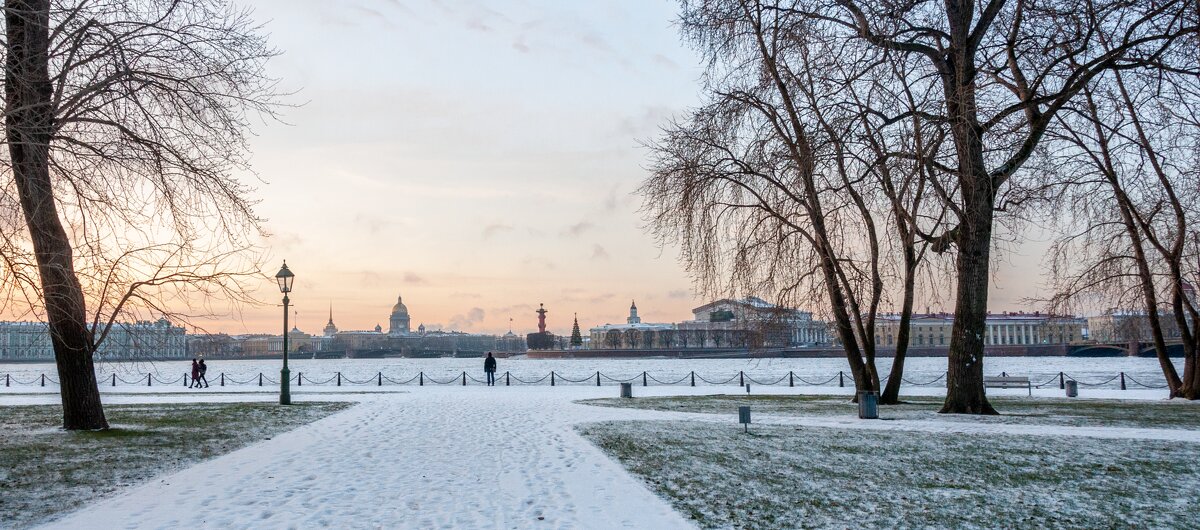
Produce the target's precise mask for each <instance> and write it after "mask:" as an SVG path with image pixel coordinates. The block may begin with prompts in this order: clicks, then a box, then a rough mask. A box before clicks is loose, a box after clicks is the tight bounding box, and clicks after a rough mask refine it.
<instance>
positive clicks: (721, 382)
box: [696, 374, 738, 385]
mask: <svg viewBox="0 0 1200 530" xmlns="http://www.w3.org/2000/svg"><path fill="white" fill-rule="evenodd" d="M737 378H738V376H737V374H734V375H731V376H729V379H726V380H724V381H720V382H718V381H709V380H708V379H705V378H704V376H702V375H697V376H696V379H699V380H700V381H701V382H703V383H704V384H706V385H728V384H729V383H731V382H733V380H734V379H737Z"/></svg>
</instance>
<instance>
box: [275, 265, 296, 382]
mask: <svg viewBox="0 0 1200 530" xmlns="http://www.w3.org/2000/svg"><path fill="white" fill-rule="evenodd" d="M295 277H296V275H295V274H292V271H290V270H288V266H287V260H284V262H283V268H282V269H279V272H278V273H277V274H275V281H277V282H279V292H281V293H283V370H280V371H279V404H280V405H291V404H292V391H291V389H290V388H289V381H288V380H289V379H291V373H290V372H289V371H288V365H287V361H288V302H289V300H288V296H287V295H288V293H290V292H292V280H293V279H295Z"/></svg>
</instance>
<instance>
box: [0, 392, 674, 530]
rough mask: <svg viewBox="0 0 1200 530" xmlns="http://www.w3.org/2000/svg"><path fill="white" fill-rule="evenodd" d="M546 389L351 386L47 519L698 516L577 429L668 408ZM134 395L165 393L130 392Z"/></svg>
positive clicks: (637, 524) (237, 524) (436, 521)
mask: <svg viewBox="0 0 1200 530" xmlns="http://www.w3.org/2000/svg"><path fill="white" fill-rule="evenodd" d="M455 390H458V391H455ZM548 390H555V389H548V388H543V389H528V388H524V389H505V388H501V387H497V388H491V389H488V388H469V389H467V390H466V391H463V390H462V389H430V391H428V392H421V393H403V394H398V393H391V394H357V395H343V397H345V398H351V399H355V400H361V401H362V402H361V403H360V404H359V405H357V406H355V407H353V408H352V409H350V410H348V411H345V412H342V413H339V414H337V415H335V416H332V417H330V418H326V419H324V420H321V421H319V422H316V423H313V424H310V425H307V426H304V427H301V428H299V429H297V430H295V431H292V432H289V433H287V434H284V435H281V436H277V437H275V438H274V439H273V440H270V441H265V442H262V443H259V444H257V445H253V446H251V447H248V448H245V449H242V450H240V451H236V452H234V453H230V454H227V455H225V456H222V457H219V458H217V459H214V460H212V461H209V462H206V463H205V464H203V465H200V466H196V467H193V468H190V469H187V470H185V471H182V472H179V473H175V474H172V475H167V476H163V477H158V478H156V479H154V480H152V481H151V482H149V483H147V484H145V485H143V486H140V487H135V488H133V489H131V490H129V491H127V492H125V493H123V494H121V495H119V496H117V497H115V498H112V499H109V500H107V501H104V502H101V503H99V504H97V505H94V506H89V507H86V508H84V509H83V510H81V511H79V512H77V513H75V514H73V515H70V516H68V517H66V518H64V519H61V520H59V521H56V522H54V523H52V524H50V525H48V527H49V528H84V527H86V528H179V527H198V528H283V527H300V528H313V527H334V528H531V527H542V526H544V527H546V528H614V527H622V526H624V527H631V528H661V529H670V528H690V527H691V526H692V525H691V524H690V523H689V522H688V521H686V520H685V519H683V517H682V516H680V515H679V514H677V513H676V512H675V511H674V510H673V509H672V508H671V507H670V506H669V505H668V504H667V503H666V502H665V501H663V500H662V499H660V498H659V497H657V496H656V495H654V494H653V493H651V492H650V491H649V490H648V489H647V488H646V487H645V486H644V485H643V484H642V483H641V482H640V481H639V480H638V479H636V478H634V477H633V476H631V475H630V474H629V473H627V472H626V471H625V470H624V469H623V468H622V467H621V466H620V464H618V463H616V462H614V461H613V460H611V459H609V458H608V457H607V456H605V455H604V454H603V453H602V452H601V451H600V450H599V449H597V448H596V447H595V446H593V445H592V444H590V443H589V442H587V441H585V440H583V439H582V438H581V437H580V436H579V435H578V434H576V433H575V432H574V430H573V429H572V425H574V424H575V423H577V422H580V421H588V420H608V419H628V418H638V417H650V416H659V415H660V414H659V413H653V412H635V411H627V410H619V409H602V408H597V407H588V406H584V405H578V404H574V403H572V402H571V398H570V397H568V396H567V394H564V393H559V392H554V391H548ZM575 390H576V392H573V393H572V394H573V395H574V397H600V396H601V395H604V396H609V395H611V394H612V391H613V390H614V389H612V388H608V389H602V392H597V391H595V390H590V391H589V390H584V391H583V392H579V390H583V389H575ZM171 397H175V396H171ZM238 397H247V396H238ZM255 397H259V396H255ZM296 397H297V398H298V399H328V398H330V397H331V396H330V395H327V394H321V395H317V394H298V395H297V396H296ZM138 398H141V399H147V400H158V399H159V398H160V396H149V395H147V396H125V397H124V400H136V399H138ZM4 401H7V400H3V401H0V403H2V402H4Z"/></svg>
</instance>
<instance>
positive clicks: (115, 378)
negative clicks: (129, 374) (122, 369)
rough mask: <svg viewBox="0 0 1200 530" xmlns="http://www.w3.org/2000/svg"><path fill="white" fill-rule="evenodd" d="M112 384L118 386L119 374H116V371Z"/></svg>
mask: <svg viewBox="0 0 1200 530" xmlns="http://www.w3.org/2000/svg"><path fill="white" fill-rule="evenodd" d="M112 386H117V374H115V373H114V374H113V382H112Z"/></svg>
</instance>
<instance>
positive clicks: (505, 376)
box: [504, 371, 511, 386]
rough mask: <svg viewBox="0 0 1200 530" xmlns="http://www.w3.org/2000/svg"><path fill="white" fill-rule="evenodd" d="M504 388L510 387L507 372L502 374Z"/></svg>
mask: <svg viewBox="0 0 1200 530" xmlns="http://www.w3.org/2000/svg"><path fill="white" fill-rule="evenodd" d="M504 386H511V381H509V380H508V371H505V372H504Z"/></svg>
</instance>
